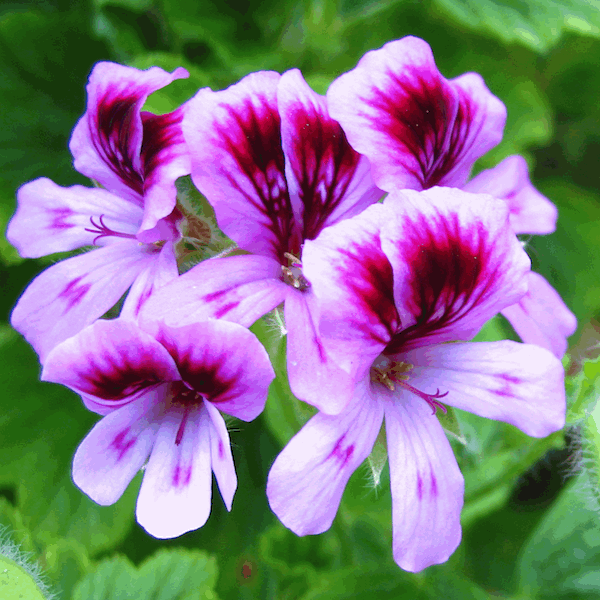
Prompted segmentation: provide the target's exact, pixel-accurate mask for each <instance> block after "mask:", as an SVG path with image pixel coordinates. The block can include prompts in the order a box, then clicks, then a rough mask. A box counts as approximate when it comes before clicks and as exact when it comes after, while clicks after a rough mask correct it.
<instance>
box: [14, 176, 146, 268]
mask: <svg viewBox="0 0 600 600" xmlns="http://www.w3.org/2000/svg"><path fill="white" fill-rule="evenodd" d="M17 203H18V204H17V212H16V213H15V214H14V216H13V218H12V219H11V220H10V223H9V224H8V229H7V232H6V237H7V238H8V241H9V242H10V243H11V244H12V245H13V246H15V248H16V249H17V250H18V251H19V254H20V255H21V256H23V257H25V258H38V257H40V256H45V255H47V254H52V253H54V252H66V251H68V250H74V249H75V248H81V247H82V246H91V245H92V244H94V243H95V242H98V243H99V244H103V243H104V242H105V241H106V240H107V238H106V237H100V235H99V234H100V233H101V231H100V230H99V229H98V227H97V226H98V225H101V224H102V223H104V224H105V225H106V227H107V228H108V229H110V230H111V231H113V232H116V233H119V234H122V235H124V236H128V237H132V236H135V234H136V233H137V230H138V229H139V226H140V222H141V219H142V210H141V209H140V208H139V207H138V206H136V205H134V204H131V202H127V201H126V200H122V199H121V198H119V197H118V196H115V195H114V194H111V193H110V192H107V191H106V190H101V189H97V188H86V187H83V186H81V185H74V186H71V187H68V188H64V187H61V186H59V185H56V184H55V183H54V182H53V181H51V180H50V179H46V178H45V177H40V178H39V179H35V180H34V181H30V182H29V183H26V184H25V185H23V186H21V187H20V188H19V191H18V192H17Z"/></svg>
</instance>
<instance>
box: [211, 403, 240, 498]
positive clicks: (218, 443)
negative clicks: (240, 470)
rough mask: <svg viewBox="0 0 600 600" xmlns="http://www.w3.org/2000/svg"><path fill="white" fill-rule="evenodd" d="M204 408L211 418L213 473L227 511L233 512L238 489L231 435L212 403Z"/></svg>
mask: <svg viewBox="0 0 600 600" xmlns="http://www.w3.org/2000/svg"><path fill="white" fill-rule="evenodd" d="M204 407H205V408H206V410H207V411H208V414H209V416H210V420H211V424H210V462H211V465H212V470H213V473H214V474H215V478H216V480H217V483H218V485H219V490H220V491H221V496H222V498H223V502H225V506H226V507H227V510H231V504H232V502H233V496H234V494H235V490H236V488H237V476H236V474H235V465H234V464H233V456H232V455H231V444H230V442H229V433H228V432H227V427H226V426H225V421H224V420H223V417H222V416H221V413H220V412H219V411H218V410H217V409H216V408H215V407H214V406H213V405H212V404H211V403H210V402H205V403H204Z"/></svg>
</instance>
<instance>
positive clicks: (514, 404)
mask: <svg viewBox="0 0 600 600" xmlns="http://www.w3.org/2000/svg"><path fill="white" fill-rule="evenodd" d="M399 357H400V359H401V360H402V361H404V362H407V363H409V364H412V365H414V368H413V369H412V370H411V371H410V372H409V379H408V383H409V384H410V385H412V386H413V387H415V388H417V389H418V390H420V391H423V392H425V393H427V394H429V393H435V390H436V389H439V390H440V392H441V393H445V392H448V395H447V396H445V397H444V399H443V400H442V402H443V403H447V404H449V405H450V406H456V407H457V408H460V409H462V410H467V411H469V412H473V413H475V414H478V415H480V416H482V417H486V418H488V419H495V420H496V421H504V422H506V423H510V424H512V425H515V426H516V427H518V428H519V429H521V430H522V431H524V432H525V433H526V434H527V435H531V436H533V437H544V436H546V435H549V434H550V433H553V432H554V431H558V430H559V429H561V428H562V427H563V426H564V424H565V408H566V405H565V384H564V370H563V367H562V364H561V362H560V361H559V360H558V359H557V358H556V357H555V356H553V355H552V354H551V353H550V352H548V351H547V350H545V349H544V348H539V347H538V346H532V345H530V344H519V343H517V342H511V341H508V340H505V341H502V342H475V343H462V344H438V345H434V346H428V347H425V348H418V349H416V350H411V351H410V352H405V353H402V354H401V355H399Z"/></svg>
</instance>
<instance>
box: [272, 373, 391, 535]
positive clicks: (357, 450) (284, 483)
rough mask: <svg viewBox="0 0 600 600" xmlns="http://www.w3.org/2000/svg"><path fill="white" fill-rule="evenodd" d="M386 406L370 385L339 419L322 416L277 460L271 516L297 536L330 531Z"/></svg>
mask: <svg viewBox="0 0 600 600" xmlns="http://www.w3.org/2000/svg"><path fill="white" fill-rule="evenodd" d="M382 420H383V405H382V404H381V403H380V402H378V401H377V400H376V399H375V398H373V397H372V396H371V392H370V388H369V387H368V386H367V385H364V384H363V385H360V386H358V387H357V392H356V396H355V397H354V399H353V400H352V402H351V404H350V406H349V407H348V408H347V409H346V410H345V411H344V412H343V413H341V414H339V415H337V416H331V415H325V414H323V413H318V414H317V415H316V416H314V417H313V418H312V419H311V420H310V421H309V422H308V423H307V424H306V425H305V426H304V427H303V428H302V429H301V430H300V431H299V432H298V433H297V434H296V435H295V436H294V437H293V438H292V439H291V440H290V442H289V443H288V445H287V446H286V447H285V448H284V449H283V450H282V452H281V454H279V456H278V457H277V458H276V459H275V462H274V463H273V466H272V467H271V471H270V473H269V477H268V480H267V497H268V498H269V504H270V505H271V510H272V511H273V512H274V513H275V514H276V515H277V517H278V518H279V519H280V520H281V522H282V523H283V524H284V525H285V526H286V527H287V528H288V529H291V530H292V531H293V532H294V533H296V534H297V535H308V534H316V533H322V532H323V531H326V530H327V529H329V527H330V526H331V523H332V522H333V519H334V517H335V514H336V512H337V509H338V506H339V503H340V500H341V498H342V494H343V492H344V488H345V487H346V483H347V482H348V479H349V478H350V476H351V475H352V473H354V471H355V470H356V469H357V468H358V467H359V465H360V464H361V463H362V462H363V460H365V458H366V457H367V456H368V455H369V454H370V452H371V450H372V449H373V444H374V443H375V439H376V437H377V435H378V433H379V430H380V429H381V423H382Z"/></svg>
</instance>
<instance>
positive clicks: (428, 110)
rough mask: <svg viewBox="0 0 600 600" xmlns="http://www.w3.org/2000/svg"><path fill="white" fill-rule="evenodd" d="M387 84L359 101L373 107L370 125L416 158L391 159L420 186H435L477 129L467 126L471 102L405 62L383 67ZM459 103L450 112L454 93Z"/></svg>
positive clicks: (439, 79) (472, 112)
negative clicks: (397, 67) (399, 69)
mask: <svg viewBox="0 0 600 600" xmlns="http://www.w3.org/2000/svg"><path fill="white" fill-rule="evenodd" d="M387 75H388V78H389V80H390V82H391V83H390V88H391V89H389V90H386V91H385V92H383V91H381V90H378V91H377V95H375V96H373V97H370V98H363V99H362V100H363V101H364V102H366V103H367V104H369V105H370V106H372V107H373V108H376V109H377V111H378V112H377V116H376V117H373V118H372V123H373V127H375V128H376V129H378V130H380V131H383V132H384V133H386V134H387V135H389V136H390V137H391V138H392V139H393V140H394V142H395V143H396V144H398V145H399V146H401V147H403V149H404V150H405V151H406V152H407V153H408V154H410V155H411V156H412V157H414V159H415V160H416V163H417V166H416V167H415V165H414V163H413V162H412V161H411V160H403V157H402V153H400V155H398V156H396V157H395V159H396V160H397V162H399V163H400V164H401V165H402V166H403V167H404V168H405V169H406V171H407V172H409V173H410V174H411V175H413V177H415V178H416V179H417V180H418V181H419V182H420V183H421V186H422V187H423V189H427V188H430V187H433V186H434V185H439V184H440V182H442V180H443V179H444V177H445V176H446V175H447V174H448V173H449V172H450V171H452V169H453V168H454V167H455V166H456V165H457V164H458V163H459V162H460V161H461V160H462V158H463V157H464V155H465V154H466V153H467V151H468V150H469V146H467V140H468V138H469V137H473V138H474V137H476V136H477V134H478V133H479V130H480V129H481V124H480V125H479V129H478V130H477V131H471V130H472V126H473V119H474V116H475V113H476V106H475V105H474V104H473V103H472V101H471V99H470V98H469V96H468V95H467V94H466V93H464V92H463V91H462V90H461V89H459V88H458V87H454V90H453V89H452V86H451V84H449V83H447V82H445V81H444V80H443V79H442V77H441V76H438V75H436V74H433V73H429V75H430V77H426V76H424V75H423V74H422V73H421V72H420V71H418V70H417V69H411V68H410V67H405V68H404V69H403V70H402V73H401V74H400V73H398V74H396V73H393V72H391V71H390V72H388V74H387ZM453 91H454V92H455V93H456V94H457V97H458V108H457V111H456V114H455V115H454V114H453V113H454V104H455V100H454V94H453Z"/></svg>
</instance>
